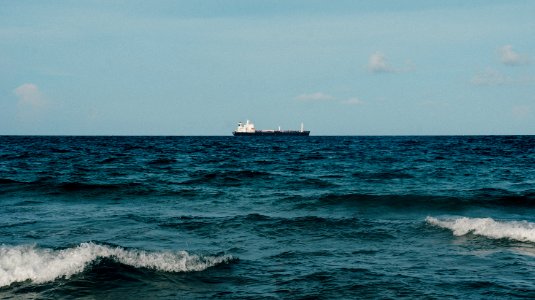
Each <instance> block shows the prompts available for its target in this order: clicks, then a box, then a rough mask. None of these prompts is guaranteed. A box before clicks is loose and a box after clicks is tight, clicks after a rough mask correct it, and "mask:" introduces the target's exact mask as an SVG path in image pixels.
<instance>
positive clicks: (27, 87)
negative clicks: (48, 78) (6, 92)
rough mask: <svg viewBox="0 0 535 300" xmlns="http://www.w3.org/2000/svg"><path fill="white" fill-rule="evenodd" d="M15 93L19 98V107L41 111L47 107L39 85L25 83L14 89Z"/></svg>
mask: <svg viewBox="0 0 535 300" xmlns="http://www.w3.org/2000/svg"><path fill="white" fill-rule="evenodd" d="M13 93H14V94H15V96H17V98H18V104H19V106H23V107H29V108H31V109H39V108H42V107H44V106H45V105H46V100H45V98H44V96H43V94H42V93H41V91H40V90H39V88H38V87H37V85H35V84H33V83H25V84H23V85H21V86H19V87H17V88H16V89H14V90H13Z"/></svg>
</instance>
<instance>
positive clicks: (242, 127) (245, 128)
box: [232, 120, 310, 136]
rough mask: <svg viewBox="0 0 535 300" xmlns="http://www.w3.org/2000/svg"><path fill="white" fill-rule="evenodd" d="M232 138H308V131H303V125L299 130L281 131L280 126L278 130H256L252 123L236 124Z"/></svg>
mask: <svg viewBox="0 0 535 300" xmlns="http://www.w3.org/2000/svg"><path fill="white" fill-rule="evenodd" d="M232 135H234V136H309V135H310V131H309V130H305V128H304V126H303V123H301V130H281V128H280V126H279V129H278V130H274V129H264V130H257V129H256V128H255V127H254V124H253V123H252V122H249V120H247V122H245V124H244V123H242V122H239V123H238V128H236V130H235V131H233V132H232Z"/></svg>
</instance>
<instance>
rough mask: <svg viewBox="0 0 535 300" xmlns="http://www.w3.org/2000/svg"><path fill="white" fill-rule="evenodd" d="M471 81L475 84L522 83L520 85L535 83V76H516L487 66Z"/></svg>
mask: <svg viewBox="0 0 535 300" xmlns="http://www.w3.org/2000/svg"><path fill="white" fill-rule="evenodd" d="M470 82H471V83H472V84H473V85H508V84H520V85H532V84H535V77H533V76H516V77H511V76H507V75H505V74H502V73H500V72H498V71H496V70H495V69H492V68H487V69H485V70H484V71H481V72H479V73H477V74H476V75H474V77H472V79H471V80H470Z"/></svg>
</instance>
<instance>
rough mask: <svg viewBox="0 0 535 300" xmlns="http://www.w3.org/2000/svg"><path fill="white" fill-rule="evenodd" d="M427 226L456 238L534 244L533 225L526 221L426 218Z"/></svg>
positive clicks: (534, 233)
mask: <svg viewBox="0 0 535 300" xmlns="http://www.w3.org/2000/svg"><path fill="white" fill-rule="evenodd" d="M425 221H426V222H427V223H428V224H431V225H435V226H438V227H442V228H447V229H450V230H451V231H453V234H454V235H456V236H462V235H465V234H468V233H473V234H477V235H481V236H485V237H487V238H491V239H510V240H516V241H521V242H535V223H531V222H527V221H495V220H494V219H492V218H467V217H457V218H443V219H438V218H434V217H427V218H426V219H425Z"/></svg>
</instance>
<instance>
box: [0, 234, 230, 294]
mask: <svg viewBox="0 0 535 300" xmlns="http://www.w3.org/2000/svg"><path fill="white" fill-rule="evenodd" d="M104 257H106V258H110V259H113V260H115V261H117V262H120V263H123V264H126V265H130V266H133V267H136V268H150V269H155V270H160V271H166V272H189V271H202V270H205V269H207V268H209V267H212V266H215V265H218V264H221V263H224V262H228V261H229V260H231V259H232V257H231V256H229V255H221V256H199V255H195V254H189V253H188V252H186V251H177V252H147V251H143V250H127V249H124V248H121V247H110V246H105V245H98V244H94V243H82V244H80V245H79V246H77V247H74V248H68V249H64V250H52V249H46V248H38V247H36V246H35V245H23V246H7V245H1V246H0V286H7V285H10V284H12V283H13V282H21V281H26V280H31V281H33V282H35V283H42V282H47V281H53V280H55V279H57V278H61V277H65V278H69V277H70V276H72V275H74V274H77V273H80V272H82V271H83V270H84V268H85V267H86V266H87V265H88V264H90V263H91V262H93V261H95V260H96V259H98V258H104Z"/></svg>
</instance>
